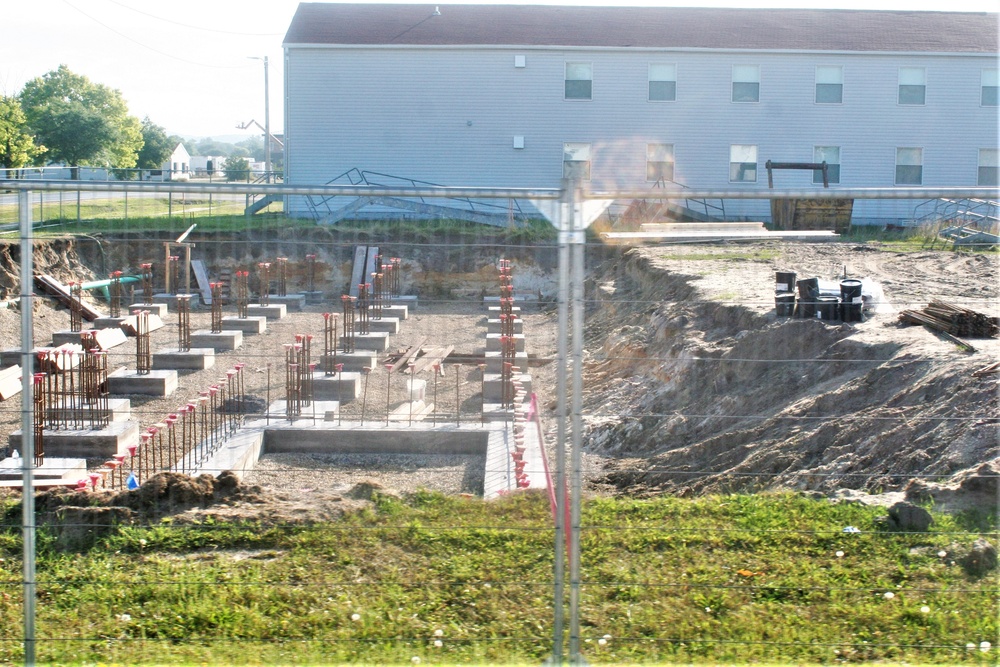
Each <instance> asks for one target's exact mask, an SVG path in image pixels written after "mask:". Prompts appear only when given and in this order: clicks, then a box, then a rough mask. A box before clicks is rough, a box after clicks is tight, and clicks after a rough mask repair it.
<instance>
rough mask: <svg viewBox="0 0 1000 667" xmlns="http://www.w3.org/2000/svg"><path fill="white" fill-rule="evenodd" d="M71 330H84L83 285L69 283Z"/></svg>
mask: <svg viewBox="0 0 1000 667" xmlns="http://www.w3.org/2000/svg"><path fill="white" fill-rule="evenodd" d="M69 299H70V300H69V330H70V331H83V286H82V285H81V284H80V283H75V282H71V283H69Z"/></svg>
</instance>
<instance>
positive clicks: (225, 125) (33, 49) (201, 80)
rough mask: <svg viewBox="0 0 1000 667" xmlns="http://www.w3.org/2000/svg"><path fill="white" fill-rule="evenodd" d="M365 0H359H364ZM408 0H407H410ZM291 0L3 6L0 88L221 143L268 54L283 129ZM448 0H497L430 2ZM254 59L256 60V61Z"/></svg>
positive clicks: (780, 0)
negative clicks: (83, 104) (74, 92)
mask: <svg viewBox="0 0 1000 667" xmlns="http://www.w3.org/2000/svg"><path fill="white" fill-rule="evenodd" d="M362 1H364V0H362ZM411 2H412V0H411ZM298 4H299V3H298V0H266V1H256V2H255V1H253V0H251V1H247V0H169V1H168V2H149V0H30V1H28V2H4V7H3V11H2V13H0V95H16V94H17V93H18V92H20V90H21V88H22V87H23V86H24V84H25V82H27V81H30V80H31V79H33V78H35V77H39V76H42V75H44V74H45V73H47V72H50V71H52V70H54V69H56V68H57V67H59V65H60V64H64V65H66V66H67V67H69V69H70V70H71V71H73V72H75V73H77V74H82V75H84V76H86V77H88V78H89V79H90V80H91V81H94V82H95V83H101V84H104V85H106V86H109V87H111V88H117V89H118V90H120V91H121V93H122V95H123V96H124V98H125V100H126V102H128V106H129V111H130V113H132V115H134V116H137V117H138V118H140V119H141V118H143V117H145V116H149V118H150V119H151V120H152V121H153V122H154V123H156V124H157V125H161V126H163V127H164V128H165V129H166V130H167V132H168V133H170V134H177V135H180V136H183V137H214V138H217V139H225V140H227V141H233V140H238V139H239V138H240V137H243V138H247V137H250V136H251V135H252V134H258V135H260V134H261V131H260V130H259V129H257V128H256V127H253V126H251V127H252V129H245V130H240V129H238V128H237V126H238V125H241V124H248V123H250V121H257V122H258V123H260V124H261V125H263V124H264V98H265V95H264V63H263V60H262V59H263V58H264V57H267V58H268V78H269V84H270V85H269V92H270V95H269V98H270V105H269V106H270V117H271V132H272V133H275V134H278V133H280V132H281V129H282V127H283V109H282V48H281V42H282V39H283V38H284V35H285V31H286V30H287V29H288V25H289V23H290V21H291V19H292V16H293V14H294V13H295V8H296V7H297V6H298ZM427 4H428V7H431V6H433V5H441V6H442V8H446V7H447V5H448V4H497V3H493V2H490V0H479V1H478V2H473V3H456V2H430V3H427ZM502 4H562V5H619V4H627V5H633V6H640V5H641V6H664V7H665V6H679V7H694V6H714V7H802V8H811V9H817V8H831V9H890V10H927V11H977V12H983V11H990V12H995V11H997V10H998V8H1000V3H998V2H997V0H949V2H947V3H944V2H941V1H940V0H938V1H936V2H926V0H923V1H922V0H813V1H810V0H627V1H626V2H615V1H614V0H545V1H544V2H537V1H536V2H530V1H523V0H522V1H519V0H504V2H503V3H502ZM254 58H258V60H255V59H254Z"/></svg>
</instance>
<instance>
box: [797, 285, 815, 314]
mask: <svg viewBox="0 0 1000 667" xmlns="http://www.w3.org/2000/svg"><path fill="white" fill-rule="evenodd" d="M795 287H796V289H797V290H798V292H799V304H798V306H797V307H796V308H795V314H796V315H797V316H798V317H816V297H818V296H819V278H803V279H802V280H796V281H795Z"/></svg>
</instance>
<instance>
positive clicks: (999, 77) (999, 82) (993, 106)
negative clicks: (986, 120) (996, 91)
mask: <svg viewBox="0 0 1000 667" xmlns="http://www.w3.org/2000/svg"><path fill="white" fill-rule="evenodd" d="M989 71H993V72H997V86H998V87H1000V68H996V67H984V68H982V69H981V70H980V72H979V108H980V109H996V108H997V107H998V106H1000V100H998V101H997V102H998V104H983V88H986V86H985V85H984V84H983V75H984V74H985V73H986V72H989Z"/></svg>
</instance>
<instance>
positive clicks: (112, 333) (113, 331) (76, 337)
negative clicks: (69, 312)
mask: <svg viewBox="0 0 1000 667" xmlns="http://www.w3.org/2000/svg"><path fill="white" fill-rule="evenodd" d="M84 334H86V335H88V336H92V337H93V338H94V342H96V343H97V349H99V350H110V349H111V348H113V347H118V346H119V345H122V344H123V343H125V342H127V341H128V336H127V335H125V332H124V331H123V330H122V329H120V328H118V327H111V328H106V329H97V328H95V329H85V330H83V331H56V332H54V333H53V334H52V344H53V345H56V346H59V345H66V344H67V343H68V344H72V345H80V344H81V343H80V337H81V336H82V335H84Z"/></svg>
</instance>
